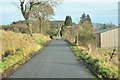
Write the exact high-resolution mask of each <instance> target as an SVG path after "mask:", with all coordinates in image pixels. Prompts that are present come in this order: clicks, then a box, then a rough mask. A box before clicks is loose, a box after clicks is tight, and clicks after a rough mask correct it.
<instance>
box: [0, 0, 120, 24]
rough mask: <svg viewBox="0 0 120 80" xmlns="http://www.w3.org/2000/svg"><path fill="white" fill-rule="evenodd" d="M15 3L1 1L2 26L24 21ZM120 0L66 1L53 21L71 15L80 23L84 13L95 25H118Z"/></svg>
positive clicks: (56, 10) (57, 11)
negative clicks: (110, 23) (119, 4)
mask: <svg viewBox="0 0 120 80" xmlns="http://www.w3.org/2000/svg"><path fill="white" fill-rule="evenodd" d="M13 1H18V0H0V10H1V11H0V18H2V19H1V20H2V21H1V20H0V25H7V24H11V23H12V22H13V21H19V20H23V19H24V18H23V16H22V14H21V12H20V10H19V9H18V8H17V6H16V5H15V4H14V3H13ZM118 1H119V0H64V2H63V3H62V4H61V5H58V6H57V7H56V9H55V14H56V15H55V16H54V17H53V18H54V19H53V20H65V17H66V16H67V15H70V16H71V17H72V19H73V22H75V23H78V22H79V20H80V16H81V15H82V13H84V12H85V13H86V14H89V15H90V16H91V19H92V22H93V23H109V22H112V23H114V24H116V25H117V24H118Z"/></svg>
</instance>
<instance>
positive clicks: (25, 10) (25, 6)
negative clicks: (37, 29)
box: [19, 0, 41, 34]
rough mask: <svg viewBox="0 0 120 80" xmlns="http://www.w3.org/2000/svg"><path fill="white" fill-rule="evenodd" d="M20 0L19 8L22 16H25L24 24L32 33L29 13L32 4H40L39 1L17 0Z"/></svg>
mask: <svg viewBox="0 0 120 80" xmlns="http://www.w3.org/2000/svg"><path fill="white" fill-rule="evenodd" d="M19 1H20V9H21V12H22V15H23V17H24V18H25V21H26V24H27V26H28V28H29V31H30V34H32V28H31V22H30V15H31V11H32V9H33V7H34V6H36V5H39V4H41V2H34V1H33V0H27V1H26V0H19Z"/></svg>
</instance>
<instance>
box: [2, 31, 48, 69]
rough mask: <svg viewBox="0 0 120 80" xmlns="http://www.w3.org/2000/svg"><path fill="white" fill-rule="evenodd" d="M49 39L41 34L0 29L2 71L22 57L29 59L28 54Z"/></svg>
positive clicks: (39, 47)
mask: <svg viewBox="0 0 120 80" xmlns="http://www.w3.org/2000/svg"><path fill="white" fill-rule="evenodd" d="M49 40H50V38H49V37H48V36H44V35H43V34H33V36H30V35H28V34H22V33H14V32H11V31H8V32H6V31H4V30H2V53H0V54H1V55H2V56H3V57H2V61H3V62H2V71H4V70H5V69H7V68H9V67H10V66H12V65H13V64H15V63H16V62H18V61H20V60H23V59H24V58H28V59H29V57H28V56H29V55H31V54H32V53H33V52H36V51H39V50H40V49H41V48H42V47H43V44H44V43H45V42H47V41H49Z"/></svg>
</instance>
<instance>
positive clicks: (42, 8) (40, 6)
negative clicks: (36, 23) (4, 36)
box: [19, 0, 60, 34]
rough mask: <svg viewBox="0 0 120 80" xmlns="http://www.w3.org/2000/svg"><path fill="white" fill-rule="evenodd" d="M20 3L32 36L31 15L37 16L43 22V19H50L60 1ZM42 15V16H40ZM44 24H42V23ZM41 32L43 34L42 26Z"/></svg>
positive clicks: (46, 0)
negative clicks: (54, 7)
mask: <svg viewBox="0 0 120 80" xmlns="http://www.w3.org/2000/svg"><path fill="white" fill-rule="evenodd" d="M19 1H20V9H21V12H22V15H23V17H24V18H25V21H26V24H27V26H28V28H29V31H30V34H32V28H31V25H32V23H31V22H30V17H31V14H32V13H33V14H32V15H34V14H36V15H37V16H36V17H38V18H39V20H40V22H41V21H42V19H43V18H46V17H48V16H49V15H50V14H53V13H54V11H53V7H52V6H55V5H56V4H57V3H58V2H60V0H58V1H57V0H19ZM40 15H41V16H40ZM41 23H42V22H41ZM40 27H41V32H42V26H41V25H40Z"/></svg>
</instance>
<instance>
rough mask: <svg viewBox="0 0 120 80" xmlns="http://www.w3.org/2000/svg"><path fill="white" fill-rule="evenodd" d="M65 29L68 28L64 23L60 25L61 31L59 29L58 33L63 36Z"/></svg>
mask: <svg viewBox="0 0 120 80" xmlns="http://www.w3.org/2000/svg"><path fill="white" fill-rule="evenodd" d="M66 30H68V28H67V26H66V25H62V27H61V31H60V35H61V36H63V35H64V33H65V32H66Z"/></svg>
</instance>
